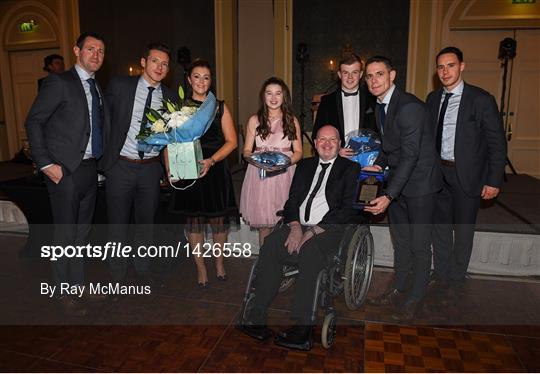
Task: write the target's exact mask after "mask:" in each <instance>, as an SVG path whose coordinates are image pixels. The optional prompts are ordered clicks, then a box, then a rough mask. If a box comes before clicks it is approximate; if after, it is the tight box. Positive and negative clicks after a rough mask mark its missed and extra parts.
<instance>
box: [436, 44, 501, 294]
mask: <svg viewBox="0 0 540 374" xmlns="http://www.w3.org/2000/svg"><path fill="white" fill-rule="evenodd" d="M436 63H437V74H438V76H439V79H440V81H441V83H442V85H443V87H442V88H441V89H438V90H436V91H433V92H431V93H430V94H429V95H428V97H427V104H428V106H429V108H430V110H431V112H432V115H433V118H436V119H437V122H435V121H434V125H433V126H432V127H433V128H435V129H436V133H437V140H436V145H437V152H438V153H439V155H440V162H441V168H442V175H443V190H442V191H441V193H440V194H439V196H437V204H436V210H435V219H436V225H435V227H434V235H433V251H434V268H435V272H434V276H433V280H434V283H435V285H437V284H438V285H439V286H438V287H437V288H441V290H440V291H443V298H442V302H443V303H448V302H450V301H452V299H453V298H454V297H455V296H456V291H458V290H460V289H461V287H462V285H463V283H464V281H465V275H466V273H467V267H468V266H469V260H470V258H471V252H472V245H473V237H474V224H475V222H476V214H477V212H478V208H479V206H480V200H481V199H485V200H489V199H493V198H494V197H496V196H497V195H498V194H499V189H500V186H501V184H502V181H503V176H504V167H505V164H506V139H505V135H504V129H503V125H502V120H501V116H500V114H499V111H498V109H497V104H496V102H495V98H494V97H493V96H492V95H490V94H489V93H488V92H486V91H484V90H483V89H481V88H479V87H475V86H472V85H469V84H467V83H465V82H464V81H463V78H462V73H463V70H464V69H465V63H464V62H463V53H462V52H461V51H460V50H459V49H458V48H455V47H447V48H444V49H443V50H441V51H440V52H439V54H438V55H437V58H436Z"/></svg>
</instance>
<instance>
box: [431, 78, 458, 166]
mask: <svg viewBox="0 0 540 374" xmlns="http://www.w3.org/2000/svg"><path fill="white" fill-rule="evenodd" d="M463 87H464V84H463V81H461V82H460V83H459V84H458V85H457V86H456V87H454V89H453V90H452V91H448V90H447V89H446V88H444V89H443V94H442V96H441V102H440V103H439V113H440V111H441V107H442V103H443V101H444V98H445V96H446V93H448V92H451V93H452V96H450V99H448V107H446V112H445V113H444V122H443V132H442V139H441V159H443V160H448V161H454V159H455V158H454V145H455V143H456V123H457V117H458V112H459V104H460V103H461V97H462V96H463ZM438 118H439V116H437V119H438Z"/></svg>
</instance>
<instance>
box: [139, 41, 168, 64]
mask: <svg viewBox="0 0 540 374" xmlns="http://www.w3.org/2000/svg"><path fill="white" fill-rule="evenodd" d="M151 50H156V51H161V52H164V53H166V54H167V56H169V59H170V58H171V49H170V48H169V47H168V46H167V45H166V44H163V43H160V42H154V43H150V44H148V45H147V46H146V49H145V50H144V55H143V57H144V59H145V60H146V59H147V58H148V56H150V51H151Z"/></svg>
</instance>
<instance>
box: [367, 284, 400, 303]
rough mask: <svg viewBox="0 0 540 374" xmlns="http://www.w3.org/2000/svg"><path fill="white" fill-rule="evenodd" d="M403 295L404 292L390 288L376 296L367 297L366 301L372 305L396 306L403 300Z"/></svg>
mask: <svg viewBox="0 0 540 374" xmlns="http://www.w3.org/2000/svg"><path fill="white" fill-rule="evenodd" d="M404 297H405V293H404V292H399V291H398V290H397V289H395V288H392V289H390V290H387V291H386V292H384V293H383V294H381V295H379V296H377V297H373V298H368V299H367V303H368V305H374V306H388V305H394V306H398V305H400V304H401V303H402V302H403V298H404Z"/></svg>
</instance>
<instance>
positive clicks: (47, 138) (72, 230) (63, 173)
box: [25, 33, 106, 316]
mask: <svg viewBox="0 0 540 374" xmlns="http://www.w3.org/2000/svg"><path fill="white" fill-rule="evenodd" d="M73 52H74V53H75V56H76V57H77V61H76V64H75V66H73V67H72V68H71V69H70V70H69V71H66V72H64V73H61V74H54V75H51V76H50V77H48V78H47V79H46V80H44V82H43V85H42V87H41V90H40V91H39V94H38V96H37V98H36V100H35V101H34V104H33V105H32V107H31V108H30V112H29V113H28V117H27V118H26V123H25V126H26V131H27V133H28V140H29V142H30V151H31V154H32V157H33V159H34V162H35V163H36V165H37V167H38V168H39V169H40V170H41V172H42V173H43V174H45V176H46V178H45V182H46V184H47V190H48V192H49V199H50V202H51V208H52V214H53V221H54V224H55V228H54V240H55V244H56V245H61V246H66V245H81V244H84V243H85V241H86V240H87V237H88V234H89V232H90V224H91V222H92V217H93V215H94V208H95V202H96V191H97V169H96V160H97V159H99V158H100V157H101V155H102V153H103V141H102V135H101V134H102V131H103V127H104V125H105V121H104V118H105V111H106V107H105V106H104V105H103V100H102V94H101V90H100V88H99V85H98V84H97V82H96V81H95V77H94V75H95V73H96V72H97V71H98V70H99V68H100V67H101V65H102V63H103V59H104V56H105V44H104V39H103V37H102V36H100V35H98V34H95V33H83V34H82V35H81V36H79V38H78V39H77V44H76V45H75V46H74V47H73ZM53 274H54V278H55V281H56V283H57V285H59V284H60V283H69V284H70V285H80V284H82V283H83V282H84V272H83V259H82V258H77V257H74V258H70V259H68V258H60V259H58V261H55V262H53ZM61 301H62V305H63V306H64V309H65V311H66V312H67V313H69V314H73V315H79V316H80V315H84V314H86V309H84V308H83V307H82V306H81V305H78V302H77V301H76V299H72V298H69V297H67V296H66V297H63V298H62V299H61Z"/></svg>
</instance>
